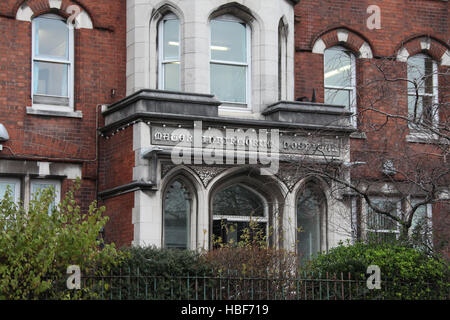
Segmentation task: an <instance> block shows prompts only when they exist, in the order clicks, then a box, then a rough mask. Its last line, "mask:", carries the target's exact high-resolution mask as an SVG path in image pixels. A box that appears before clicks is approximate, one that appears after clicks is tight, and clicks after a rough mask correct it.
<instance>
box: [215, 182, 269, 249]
mask: <svg viewBox="0 0 450 320" xmlns="http://www.w3.org/2000/svg"><path fill="white" fill-rule="evenodd" d="M250 221H252V222H254V224H252V226H250ZM267 222H268V219H267V205H266V204H265V200H264V198H263V197H262V196H261V195H260V194H259V193H257V192H256V191H254V190H252V189H250V188H248V187H246V186H244V185H242V184H234V185H232V186H230V187H227V188H225V189H223V190H221V191H219V192H217V193H216V194H215V195H214V197H213V234H214V240H216V241H220V240H221V241H222V242H223V243H229V244H236V243H238V242H239V241H241V240H242V238H241V237H242V236H243V235H244V234H245V232H246V229H247V230H248V231H250V235H251V237H252V238H254V237H256V236H257V238H255V239H256V240H264V238H265V237H266V234H267ZM247 234H248V233H247ZM219 238H220V239H219Z"/></svg>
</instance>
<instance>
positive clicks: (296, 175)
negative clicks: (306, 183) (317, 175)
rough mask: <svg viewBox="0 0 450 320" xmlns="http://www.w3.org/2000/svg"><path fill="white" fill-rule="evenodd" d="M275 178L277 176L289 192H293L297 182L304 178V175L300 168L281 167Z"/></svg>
mask: <svg viewBox="0 0 450 320" xmlns="http://www.w3.org/2000/svg"><path fill="white" fill-rule="evenodd" d="M275 176H277V177H278V178H279V179H280V180H281V181H282V182H283V183H284V184H285V185H286V187H288V189H289V191H292V189H293V188H294V186H295V185H296V184H297V182H299V181H300V180H301V179H302V178H303V177H304V173H303V172H302V170H300V169H299V168H295V167H280V169H279V171H278V173H277V174H276V175H275Z"/></svg>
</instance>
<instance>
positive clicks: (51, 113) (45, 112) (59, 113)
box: [27, 105, 83, 119]
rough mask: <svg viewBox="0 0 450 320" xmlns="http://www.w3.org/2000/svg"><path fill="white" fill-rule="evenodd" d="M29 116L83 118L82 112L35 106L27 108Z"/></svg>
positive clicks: (63, 108)
mask: <svg viewBox="0 0 450 320" xmlns="http://www.w3.org/2000/svg"><path fill="white" fill-rule="evenodd" d="M55 109H59V110H55ZM27 114H31V115H35V116H47V117H63V118H77V119H81V118H83V113H82V112H81V111H73V110H72V109H71V108H67V107H58V106H44V105H33V106H32V107H27Z"/></svg>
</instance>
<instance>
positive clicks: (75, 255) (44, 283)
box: [0, 180, 123, 299]
mask: <svg viewBox="0 0 450 320" xmlns="http://www.w3.org/2000/svg"><path fill="white" fill-rule="evenodd" d="M79 186H80V181H79V180H77V182H76V183H75V186H74V187H73V188H72V189H71V190H70V191H69V192H68V193H67V194H66V197H65V199H64V200H63V201H62V202H61V203H60V204H59V205H58V206H55V205H53V203H54V199H55V192H54V190H51V189H47V190H43V191H42V192H39V193H38V194H36V195H35V197H34V199H32V200H31V201H30V205H29V208H28V209H25V208H24V206H23V205H22V204H19V205H16V204H15V203H14V201H13V200H12V198H11V195H10V191H8V192H7V194H6V197H5V198H4V199H3V200H2V201H1V202H0V299H43V298H50V299H70V298H81V297H87V296H90V294H91V293H92V292H91V291H89V289H86V288H85V289H83V290H78V291H71V292H69V291H67V290H66V283H65V279H67V277H68V276H67V275H66V270H67V267H68V266H69V265H78V266H80V269H81V272H82V275H84V274H99V273H101V271H99V270H106V271H107V270H108V269H109V268H110V267H111V266H113V265H114V264H116V263H118V262H120V260H121V257H122V255H123V254H122V253H119V252H117V251H116V249H115V248H114V245H113V244H109V245H104V248H103V249H100V245H101V244H102V241H101V240H100V239H99V238H98V235H99V232H100V230H101V229H102V227H103V226H104V225H105V223H106V222H107V219H108V218H107V217H105V216H103V212H104V211H105V208H104V207H101V208H97V205H96V203H95V202H93V203H92V204H91V205H90V207H89V212H88V213H82V212H81V209H80V207H79V205H77V203H76V201H75V199H74V193H75V192H76V190H77V189H78V188H79Z"/></svg>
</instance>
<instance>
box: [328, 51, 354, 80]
mask: <svg viewBox="0 0 450 320" xmlns="http://www.w3.org/2000/svg"><path fill="white" fill-rule="evenodd" d="M324 64H325V76H324V78H325V79H324V81H325V87H326V86H338V87H351V86H352V60H351V53H350V52H348V51H345V50H341V49H333V48H331V49H327V50H325V54H324Z"/></svg>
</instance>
